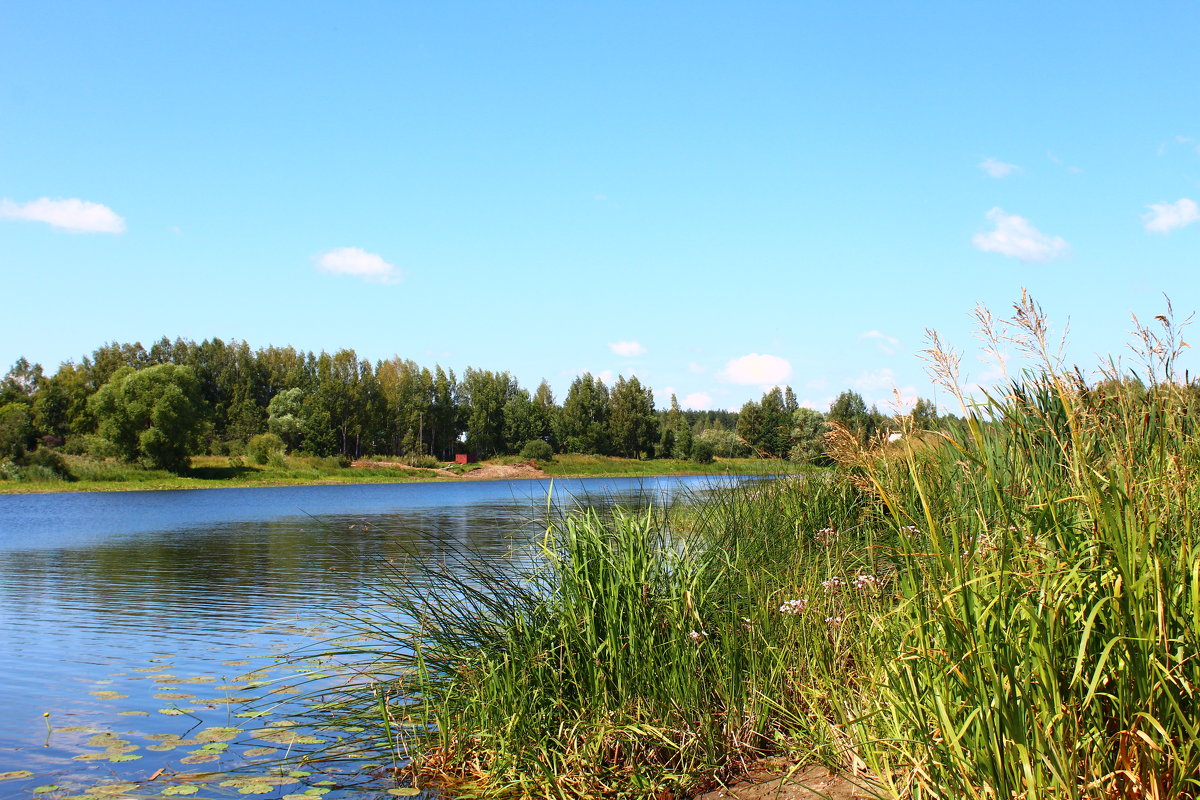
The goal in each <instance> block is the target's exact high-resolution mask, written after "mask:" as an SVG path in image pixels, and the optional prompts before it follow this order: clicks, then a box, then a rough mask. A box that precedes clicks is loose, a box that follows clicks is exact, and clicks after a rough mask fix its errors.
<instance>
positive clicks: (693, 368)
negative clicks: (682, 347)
mask: <svg viewBox="0 0 1200 800" xmlns="http://www.w3.org/2000/svg"><path fill="white" fill-rule="evenodd" d="M688 372H690V373H692V374H693V375H703V374H704V373H706V372H708V367H706V366H704V365H703V364H697V363H696V362H695V361H689V362H688Z"/></svg>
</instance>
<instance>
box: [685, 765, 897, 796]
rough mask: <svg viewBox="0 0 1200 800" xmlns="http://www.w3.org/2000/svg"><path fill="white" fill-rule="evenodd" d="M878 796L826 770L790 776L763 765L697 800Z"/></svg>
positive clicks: (818, 768) (804, 770)
mask: <svg viewBox="0 0 1200 800" xmlns="http://www.w3.org/2000/svg"><path fill="white" fill-rule="evenodd" d="M865 797H875V795H873V794H872V793H871V792H870V790H869V788H868V787H867V786H866V785H865V784H863V783H861V782H860V783H858V784H855V783H852V782H850V781H849V780H847V779H846V778H844V777H842V776H841V775H837V774H834V773H831V772H830V771H829V770H827V769H825V768H824V767H808V768H803V769H799V770H796V771H795V772H794V773H792V774H791V775H788V774H784V775H780V771H779V770H778V769H777V768H771V767H767V766H760V767H756V768H755V769H752V770H751V771H750V772H749V773H748V774H746V775H745V776H743V777H741V778H739V779H738V780H736V781H734V782H733V783H731V784H729V785H728V786H724V787H720V788H717V789H712V790H710V791H707V792H704V793H703V794H699V795H696V798H695V800H854V799H855V798H865Z"/></svg>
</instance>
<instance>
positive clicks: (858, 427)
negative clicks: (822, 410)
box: [827, 389, 876, 442]
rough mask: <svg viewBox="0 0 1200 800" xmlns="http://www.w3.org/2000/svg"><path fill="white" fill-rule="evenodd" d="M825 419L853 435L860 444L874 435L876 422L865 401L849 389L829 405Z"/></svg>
mask: <svg viewBox="0 0 1200 800" xmlns="http://www.w3.org/2000/svg"><path fill="white" fill-rule="evenodd" d="M827 419H828V420H829V421H830V422H836V423H838V424H839V425H842V426H843V427H845V428H846V430H849V431H851V432H852V433H854V434H855V436H857V437H858V440H859V441H860V442H866V441H867V440H868V439H869V438H871V436H872V435H873V434H874V433H875V425H876V421H875V419H874V417H873V416H872V414H871V412H870V411H868V410H867V403H866V401H865V400H863V398H862V395H860V394H859V393H858V392H855V391H851V390H850V389H847V390H846V391H844V392H842V393H841V394H839V395H838V396H837V398H836V399H835V400H834V401H833V403H832V404H830V406H829V415H828V417H827Z"/></svg>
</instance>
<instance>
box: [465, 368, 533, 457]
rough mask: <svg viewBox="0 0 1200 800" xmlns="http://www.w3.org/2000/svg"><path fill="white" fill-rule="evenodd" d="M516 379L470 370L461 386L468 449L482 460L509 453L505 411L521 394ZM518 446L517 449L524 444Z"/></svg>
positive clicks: (490, 372)
mask: <svg viewBox="0 0 1200 800" xmlns="http://www.w3.org/2000/svg"><path fill="white" fill-rule="evenodd" d="M517 388H518V387H517V380H516V378H514V377H512V376H511V375H509V374H508V373H507V372H492V371H490V370H483V369H472V368H471V367H467V371H466V372H465V373H463V379H462V383H461V384H460V386H459V392H460V397H461V409H462V413H463V416H464V427H465V428H466V431H467V441H466V446H467V449H468V450H470V451H471V452H472V453H476V454H478V455H479V456H480V457H482V458H487V457H489V456H493V455H496V454H498V453H506V452H508V450H509V448H508V444H507V441H506V439H505V436H504V409H505V406H506V405H507V404H508V401H509V399H510V398H511V397H512V396H513V395H514V394H516V391H517ZM524 443H525V442H524V441H520V442H516V443H515V444H516V445H522V444H524Z"/></svg>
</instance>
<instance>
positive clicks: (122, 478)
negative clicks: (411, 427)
mask: <svg viewBox="0 0 1200 800" xmlns="http://www.w3.org/2000/svg"><path fill="white" fill-rule="evenodd" d="M65 459H66V461H67V464H68V466H69V468H70V470H71V473H72V475H73V476H74V480H73V481H70V482H68V481H65V480H62V479H60V478H57V477H56V476H53V475H50V474H49V473H47V475H46V476H44V477H41V476H37V479H34V480H28V479H27V480H20V481H17V480H3V479H0V494H4V493H23V492H105V491H108V492H112V491H135V490H136V491H144V490H152V489H215V488H222V489H224V488H237V487H248V486H302V485H315V484H339V483H413V482H427V481H439V480H453V479H452V478H449V477H448V476H446V475H443V474H440V473H438V472H436V471H434V470H433V469H432V468H433V467H437V468H446V469H448V471H450V472H453V473H455V474H457V475H459V476H461V477H464V478H467V479H470V477H471V476H470V473H471V472H473V471H475V470H477V469H479V468H480V467H482V466H484V465H485V464H515V463H523V459H521V458H520V457H518V456H502V457H499V458H496V459H489V460H488V461H484V462H476V463H472V464H467V465H461V464H450V465H446V464H443V463H442V462H434V461H432V460H430V459H428V458H425V459H418V460H414V465H415V467H416V468H412V469H408V468H402V467H387V466H381V467H371V468H369V469H360V468H351V467H343V466H339V465H338V463H337V459H333V458H316V457H305V456H288V457H287V458H286V459H285V460H284V463H283V464H281V465H271V464H264V465H259V464H254V463H252V462H251V461H250V460H249V459H246V458H240V457H235V458H232V459H231V458H228V457H225V456H193V457H192V460H191V462H192V466H191V469H190V470H188V471H187V472H186V473H184V474H181V475H176V474H173V473H170V472H167V471H165V470H154V469H146V468H143V467H140V466H138V465H135V464H124V463H121V462H118V461H115V460H110V459H96V458H91V457H88V456H65ZM364 460H366V461H390V460H394V457H391V456H387V457H384V456H376V457H368V458H367V459H364ZM539 466H540V467H541V468H542V469H543V470H544V471H545V472H546V473H547V475H549V476H551V477H581V478H586V477H622V476H651V475H693V474H724V473H726V472H731V473H734V474H764V473H778V472H781V471H801V470H804V469H807V468H805V467H801V466H800V465H797V464H792V463H791V462H786V461H773V460H762V459H750V458H743V459H723V460H718V461H714V462H710V463H708V464H701V463H698V462H693V461H680V460H673V459H657V460H646V461H641V460H636V459H625V458H614V457H608V456H584V455H571V454H568V455H559V456H556V457H555V459H554V461H551V462H547V463H543V464H540V465H539Z"/></svg>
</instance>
